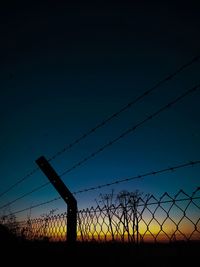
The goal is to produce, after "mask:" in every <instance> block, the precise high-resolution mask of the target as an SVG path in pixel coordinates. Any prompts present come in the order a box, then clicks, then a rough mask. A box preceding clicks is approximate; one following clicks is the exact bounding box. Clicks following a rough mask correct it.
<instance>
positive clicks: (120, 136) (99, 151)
mask: <svg viewBox="0 0 200 267" xmlns="http://www.w3.org/2000/svg"><path fill="white" fill-rule="evenodd" d="M199 89H200V84H198V85H195V86H194V87H192V88H190V89H189V90H187V91H185V92H184V93H183V94H181V95H180V96H178V97H176V98H175V99H174V100H172V101H171V102H169V103H168V104H166V105H164V106H163V107H161V108H159V109H158V110H157V111H156V112H154V113H152V114H151V115H149V116H147V118H145V119H144V120H142V121H141V122H139V123H137V124H135V125H134V126H132V127H130V128H128V129H127V130H126V131H124V132H123V133H121V134H120V135H119V136H118V137H116V138H115V139H113V140H111V141H109V142H108V143H106V144H105V145H104V146H102V147H100V148H99V149H97V150H96V151H94V152H92V153H91V154H89V155H88V156H86V157H85V158H83V159H82V160H80V161H79V162H77V163H75V164H74V165H73V166H72V167H71V168H69V169H67V170H65V171H63V172H62V173H61V174H60V177H62V176H64V175H66V174H68V173H70V172H71V171H72V170H74V169H76V168H77V167H79V166H81V165H82V164H83V163H85V162H87V161H88V160H90V159H92V158H94V157H95V156H96V155H98V154H99V153H101V152H102V151H104V150H105V149H106V148H108V147H110V146H112V145H113V144H114V143H116V142H118V141H119V140H120V139H122V138H124V137H125V136H127V135H128V134H130V133H132V132H134V131H135V130H136V129H137V128H138V127H140V126H142V125H143V124H145V123H146V122H148V121H150V120H152V119H153V118H154V117H156V116H158V115H159V114H160V113H161V112H163V111H165V110H167V109H169V108H170V107H172V106H173V105H175V104H176V103H178V102H179V101H180V100H182V99H183V98H184V97H186V96H188V95H189V94H191V93H193V92H195V91H197V90H199Z"/></svg>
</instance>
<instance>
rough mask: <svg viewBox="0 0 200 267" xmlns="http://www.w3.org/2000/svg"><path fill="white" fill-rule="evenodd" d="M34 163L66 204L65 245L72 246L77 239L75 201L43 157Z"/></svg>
mask: <svg viewBox="0 0 200 267" xmlns="http://www.w3.org/2000/svg"><path fill="white" fill-rule="evenodd" d="M36 163H37V164H38V166H39V167H40V169H41V170H42V171H43V173H44V174H45V175H46V176H47V178H48V179H49V181H50V182H51V184H52V185H53V186H54V188H55V189H56V191H57V192H58V193H59V195H60V196H61V198H62V199H63V200H64V201H65V202H66V203H67V243H69V244H74V243H75V242H76V237H77V232H76V229H77V201H76V199H75V198H74V196H73V194H72V193H71V192H70V191H69V189H68V188H67V186H66V185H65V184H64V183H63V181H62V180H61V179H60V177H59V176H58V174H57V173H56V172H55V170H54V169H53V167H52V166H51V165H50V164H49V162H48V161H47V160H46V158H45V157H43V156H42V157H40V158H38V159H37V160H36Z"/></svg>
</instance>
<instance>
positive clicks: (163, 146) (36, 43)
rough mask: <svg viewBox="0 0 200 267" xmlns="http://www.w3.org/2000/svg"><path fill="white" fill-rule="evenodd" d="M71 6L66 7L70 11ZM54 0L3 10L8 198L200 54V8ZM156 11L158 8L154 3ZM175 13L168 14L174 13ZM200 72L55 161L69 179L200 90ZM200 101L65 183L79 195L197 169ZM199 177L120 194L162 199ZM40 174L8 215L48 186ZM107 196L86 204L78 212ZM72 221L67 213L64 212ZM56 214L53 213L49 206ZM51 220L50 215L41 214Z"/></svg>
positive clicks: (3, 147) (184, 76) (0, 184)
mask: <svg viewBox="0 0 200 267" xmlns="http://www.w3.org/2000/svg"><path fill="white" fill-rule="evenodd" d="M63 2H64V1H63ZM63 2H62V1H48V4H47V3H44V2H42V1H41V2H40V4H35V3H33V4H30V2H29V1H28V3H26V4H24V3H22V2H20V1H18V2H16V4H12V5H11V4H9V3H8V4H6V5H4V6H3V5H2V4H1V5H2V6H1V8H0V22H1V26H0V30H1V42H0V57H1V60H0V78H1V79H0V87H1V91H0V118H1V131H0V136H1V138H0V162H1V165H0V171H1V179H0V189H1V191H4V190H6V189H7V188H8V187H9V186H10V185H11V184H13V183H14V182H16V181H17V180H19V179H20V178H22V177H23V176H25V175H26V174H27V173H29V171H31V170H32V169H34V168H35V167H36V164H35V160H36V159H37V158H38V157H39V156H41V155H44V156H46V157H47V158H50V157H51V156H52V155H54V154H55V153H56V152H57V151H59V150H61V149H62V148H63V147H65V146H66V145H67V144H68V143H70V142H72V141H73V140H74V139H75V138H77V137H79V136H80V135H81V134H83V133H84V132H85V131H87V130H88V129H90V128H91V127H93V126H95V125H96V124H97V123H99V122H100V121H102V120H104V119H105V118H107V117H108V116H109V115H111V114H112V113H113V112H115V111H117V110H119V109H120V108H121V107H122V106H124V105H126V104H127V103H128V102H129V101H131V100H133V99H134V98H136V97H137V96H139V95H140V94H142V93H143V92H144V91H145V90H146V89H148V88H150V87H151V86H153V85H154V84H155V83H156V82H157V81H159V80H161V79H162V78H164V77H165V76H166V75H167V74H170V73H171V72H173V71H175V70H176V69H177V68H179V66H181V65H183V64H185V63H186V62H188V61H190V60H191V59H192V58H193V57H194V56H196V55H199V47H200V35H199V29H200V17H199V5H198V4H196V3H195V2H197V1H190V2H189V3H187V4H186V3H183V2H182V1H171V2H169V1H151V3H146V2H144V1H132V2H134V3H132V4H130V3H128V4H127V3H125V2H123V4H122V3H121V4H118V3H115V4H112V5H111V4H110V5H109V4H105V5H104V4H103V3H100V2H99V3H98V5H95V6H91V5H90V6H86V5H78V4H77V5H75V4H73V5H71V4H66V3H65V4H64V3H63ZM147 2H149V1H147ZM167 2H168V3H167ZM199 70H200V64H199V63H196V64H193V65H192V66H191V67H190V68H188V69H187V70H185V71H184V72H182V73H181V74H179V75H177V76H176V77H175V78H174V79H173V80H171V81H169V82H167V83H165V84H164V85H163V86H161V87H160V88H159V89H157V90H156V91H155V93H152V94H151V95H150V96H147V97H146V98H144V99H143V100H142V101H140V102H139V103H137V104H136V105H135V106H134V107H132V108H130V109H129V110H128V111H126V112H124V113H123V114H122V115H121V116H119V117H118V118H116V119H114V120H113V121H112V122H111V123H109V124H108V125H107V126H105V127H103V128H102V129H100V130H98V131H97V132H96V133H94V134H93V135H92V136H90V137H88V138H87V139H85V140H84V141H83V142H81V143H80V144H78V145H77V146H75V147H74V148H73V149H71V151H68V152H66V153H64V154H62V155H61V156H60V157H57V158H56V159H55V160H54V161H52V165H53V166H54V167H55V169H56V171H57V172H58V173H59V174H60V173H62V172H63V171H64V170H66V169H68V168H70V167H71V166H72V165H73V164H74V163H76V162H77V161H79V160H81V159H82V158H83V157H85V156H87V155H88V154H90V153H91V152H93V151H95V150H96V149H98V148H99V147H101V146H102V145H104V144H105V143H107V142H108V141H110V140H112V139H113V138H115V137H117V136H118V135H119V134H120V133H122V132H123V131H124V130H125V129H127V128H129V127H130V126H132V125H134V124H136V123H138V122H140V121H141V120H143V119H144V118H145V117H146V116H147V115H150V114H151V113H152V112H155V111H156V110H157V109H159V108H160V107H161V106H163V105H165V104H167V103H168V102H169V101H171V100H172V99H173V98H175V97H176V96H177V95H179V94H181V93H183V92H184V91H185V90H186V89H189V88H190V87H192V86H194V85H195V84H197V83H198V82H199ZM199 100H200V92H198V91H197V92H195V93H194V94H191V95H190V96H188V97H186V98H185V99H184V100H182V101H181V102H179V103H178V104H177V105H176V106H174V107H172V108H171V109H169V110H166V111H165V112H163V113H161V114H160V115H159V116H158V117H156V118H155V119H153V120H152V121H149V122H148V123H146V124H145V125H144V126H142V127H140V128H138V129H137V130H136V131H135V132H134V133H132V134H130V135H128V136H127V137H125V138H123V139H122V140H120V141H119V142H117V143H116V144H114V145H113V146H112V147H110V148H108V149H106V150H105V151H104V152H102V153H101V154H99V155H98V156H96V157H95V158H94V159H92V160H90V161H88V162H87V163H85V164H84V165H82V166H81V167H80V168H77V169H76V170H74V171H73V172H71V173H70V174H69V175H66V176H63V180H64V181H65V182H66V184H67V185H68V186H69V188H70V189H71V190H72V191H77V190H79V189H82V188H87V187H90V186H95V185H98V184H102V183H107V182H109V181H112V180H114V179H121V178H124V177H129V176H134V175H137V174H142V173H144V172H148V171H151V170H158V169H162V168H165V167H168V166H171V165H176V164H180V163H184V162H187V161H190V160H199V151H200V126H199V116H200V109H199V102H200V101H199ZM199 170H200V169H199V167H198V166H197V167H193V168H188V169H184V170H182V171H181V170H180V171H176V172H174V173H168V174H165V175H160V176H155V177H148V178H144V179H143V180H140V181H133V182H129V183H125V184H121V185H119V186H117V187H116V188H115V187H113V188H115V190H116V192H118V191H119V190H121V189H126V190H132V191H134V190H135V189H139V190H141V191H143V192H144V193H154V194H156V195H157V196H159V195H161V194H162V193H163V192H165V191H168V192H171V193H172V194H174V193H175V192H177V191H178V190H179V189H181V188H182V189H184V190H186V191H187V190H188V192H191V191H192V190H194V189H195V188H196V186H199ZM46 180H47V179H46V177H44V175H43V174H42V173H41V172H37V173H36V174H34V175H33V176H32V177H31V178H30V179H28V180H27V181H26V182H24V183H22V184H20V185H19V186H17V187H16V188H15V189H13V190H11V191H10V192H9V193H7V194H6V195H5V196H3V197H2V198H1V199H0V203H1V205H3V204H5V203H7V202H8V201H11V200H13V199H14V198H16V197H18V196H20V195H22V194H24V193H26V192H28V191H30V190H31V189H32V188H34V187H35V186H38V185H40V184H42V183H44V182H45V181H46ZM110 190H111V188H107V189H106V190H104V192H110ZM99 193H100V192H98V191H94V192H93V193H90V194H89V193H85V194H82V195H79V196H77V198H78V203H79V207H80V208H82V207H87V206H90V205H92V204H94V201H93V200H94V199H95V198H97V197H98V194H99ZM54 196H57V194H56V193H55V192H54V190H53V189H52V188H51V186H49V187H48V188H45V189H43V190H40V191H38V192H37V193H35V194H32V195H30V196H29V197H27V198H24V199H23V200H21V201H19V202H16V203H15V204H14V205H12V206H11V210H12V211H15V210H18V209H20V208H24V207H28V206H30V205H34V204H36V203H39V202H42V201H45V200H48V199H51V198H52V197H54ZM54 205H55V206H56V207H58V208H59V210H60V211H61V210H62V204H61V202H56V203H55V204H54ZM49 208H50V207H49ZM40 212H41V211H40Z"/></svg>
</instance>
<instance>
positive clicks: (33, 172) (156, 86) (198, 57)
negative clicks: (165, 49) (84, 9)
mask: <svg viewBox="0 0 200 267" xmlns="http://www.w3.org/2000/svg"><path fill="white" fill-rule="evenodd" d="M199 59H200V56H195V57H194V58H193V59H192V60H190V61H189V62H187V63H185V64H184V65H182V66H180V67H179V68H178V69H177V70H176V71H174V72H173V73H171V74H170V75H168V76H166V77H165V78H164V79H162V80H160V81H159V82H157V83H156V84H155V85H154V86H153V87H151V88H150V89H148V90H146V91H145V92H144V93H143V94H141V95H140V96H138V97H137V98H136V99H134V100H132V101H131V102H129V103H128V104H127V105H125V106H124V107H122V108H121V109H120V110H119V111H117V112H115V113H113V114H112V115H111V116H109V117H108V118H107V119H105V120H103V121H102V122H100V123H99V124H97V125H96V126H95V127H93V128H91V129H90V130H89V131H88V132H86V133H84V134H82V135H81V136H80V137H78V138H77V139H76V140H74V141H73V142H72V143H70V144H68V145H67V146H66V147H64V148H63V149H62V150H60V151H58V152H57V153H55V154H54V155H53V156H52V157H50V158H49V159H48V161H49V162H50V161H52V160H54V159H55V158H56V157H58V156H59V155H61V154H63V153H64V152H65V151H67V150H69V149H71V148H72V147H73V146H74V145H76V144H78V143H80V142H81V141H82V140H83V139H85V138H86V137H88V136H89V135H90V134H92V133H94V132H95V131H96V130H97V129H99V128H101V127H103V126H104V125H105V124H107V123H108V122H110V121H111V120H112V119H114V118H116V117H118V116H119V115H120V114H121V113H122V112H124V111H126V110H127V109H129V108H130V107H132V106H133V105H134V104H136V103H137V102H138V101H140V100H141V99H143V98H144V97H145V96H147V95H148V94H150V93H152V92H153V91H154V90H155V89H157V88H158V87H160V86H161V85H162V84H163V83H165V82H167V81H169V80H171V79H172V78H174V77H175V76H177V75H178V74H179V73H180V72H182V71H183V70H185V69H186V68H188V67H190V66H191V65H193V64H194V63H196V62H198V61H199ZM38 170H39V167H37V168H35V169H33V170H32V171H30V172H29V173H28V174H27V175H25V176H24V177H23V178H21V179H19V180H18V181H17V182H15V183H14V184H12V185H11V186H10V187H8V188H7V189H6V190H5V191H3V192H2V193H0V197H2V196H4V195H5V194H6V193H8V192H9V191H11V190H12V189H13V188H15V187H16V186H18V185H19V184H21V183H22V182H24V181H25V180H27V179H29V178H30V177H31V176H32V175H33V174H35V173H36V172H37V171H38Z"/></svg>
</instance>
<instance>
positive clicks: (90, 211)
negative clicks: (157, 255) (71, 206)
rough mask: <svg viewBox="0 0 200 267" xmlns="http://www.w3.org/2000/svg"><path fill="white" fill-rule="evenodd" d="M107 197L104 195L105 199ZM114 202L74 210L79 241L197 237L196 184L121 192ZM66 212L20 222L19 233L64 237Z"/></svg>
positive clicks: (199, 203)
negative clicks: (159, 191)
mask: <svg viewBox="0 0 200 267" xmlns="http://www.w3.org/2000/svg"><path fill="white" fill-rule="evenodd" d="M107 200H108V199H107ZM118 200H119V201H118V202H119V203H118V204H117V203H114V204H113V203H112V202H111V201H110V202H109V201H107V202H106V204H105V202H104V204H105V205H97V206H96V207H91V208H87V209H84V210H80V211H78V214H77V215H78V216H77V218H78V221H77V239H78V240H79V241H83V242H87V241H98V242H101V241H115V242H117V241H120V242H132V243H141V242H175V241H176V242H178V241H189V240H193V241H195V240H200V188H197V189H196V190H195V191H194V192H193V193H192V194H191V195H188V194H187V193H185V192H184V191H183V190H180V191H179V192H178V193H177V194H176V195H175V196H173V197H172V196H170V195H169V194H168V193H164V194H163V195H162V196H161V197H160V198H159V199H157V198H156V197H155V196H153V195H151V196H150V195H148V196H146V197H143V198H142V197H141V196H139V195H138V194H132V195H131V194H127V193H126V192H124V194H121V195H120V197H119V198H118ZM66 224H67V214H66V213H63V214H58V215H49V216H46V217H44V218H38V219H30V220H27V221H23V222H20V232H21V235H22V236H24V237H25V238H27V239H33V240H38V239H40V240H44V239H48V240H51V241H65V240H66Z"/></svg>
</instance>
